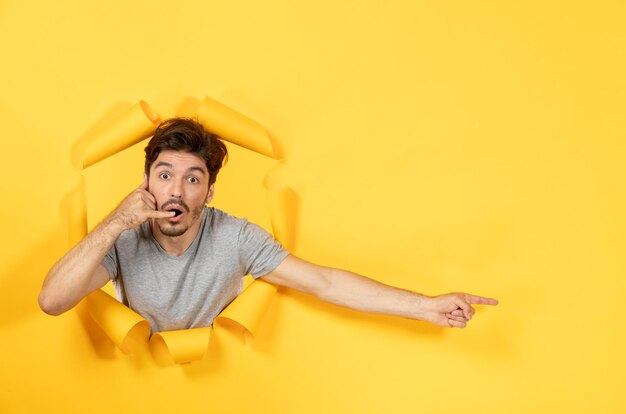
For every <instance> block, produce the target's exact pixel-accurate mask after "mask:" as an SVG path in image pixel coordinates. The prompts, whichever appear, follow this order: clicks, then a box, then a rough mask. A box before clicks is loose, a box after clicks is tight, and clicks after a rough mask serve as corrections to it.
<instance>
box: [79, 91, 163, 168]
mask: <svg viewBox="0 0 626 414" xmlns="http://www.w3.org/2000/svg"><path fill="white" fill-rule="evenodd" d="M160 122H161V120H160V119H159V116H158V115H157V113H156V112H154V111H153V110H152V109H151V108H150V106H148V104H147V103H145V102H144V101H139V102H138V103H136V104H135V105H133V106H131V107H130V108H129V109H128V110H127V111H126V112H124V113H123V114H122V115H120V116H119V117H118V118H117V119H115V121H113V122H111V123H110V124H108V125H107V126H106V127H105V128H102V129H101V130H100V131H98V132H96V133H95V134H94V135H93V136H91V137H90V139H89V141H88V143H87V145H86V147H85V155H84V158H83V168H87V167H90V166H92V165H94V164H96V163H98V162H100V161H102V160H103V159H105V158H107V157H110V156H111V155H114V154H117V153H118V152H120V151H122V150H124V149H126V148H128V147H130V146H132V145H135V144H136V143H138V142H140V141H142V140H144V139H146V138H148V137H149V136H150V135H152V134H153V133H154V131H155V130H156V126H157V125H158V124H159V123H160Z"/></svg>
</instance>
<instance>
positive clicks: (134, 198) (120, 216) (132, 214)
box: [105, 174, 176, 232]
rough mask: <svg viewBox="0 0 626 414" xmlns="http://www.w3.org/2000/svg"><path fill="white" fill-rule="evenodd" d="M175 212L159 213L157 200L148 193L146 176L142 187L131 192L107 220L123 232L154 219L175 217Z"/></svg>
mask: <svg viewBox="0 0 626 414" xmlns="http://www.w3.org/2000/svg"><path fill="white" fill-rule="evenodd" d="M175 214H176V213H174V212H173V211H159V210H158V209H157V205H156V199H155V198H154V196H153V195H152V194H150V192H149V191H148V177H147V176H146V175H145V174H144V176H143V182H142V183H141V185H140V186H139V187H138V188H137V189H136V190H134V191H133V192H131V193H130V194H129V195H128V196H126V198H125V199H124V200H122V202H121V203H120V205H119V206H118V207H117V208H116V209H115V210H113V212H112V213H111V214H109V216H108V217H107V218H106V219H105V222H107V223H108V224H110V225H114V226H117V227H118V229H119V230H120V232H121V231H124V230H130V229H133V228H135V227H137V226H139V225H140V224H142V223H144V222H145V221H147V220H149V219H152V218H166V217H174V215H175Z"/></svg>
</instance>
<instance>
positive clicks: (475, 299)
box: [465, 294, 498, 306]
mask: <svg viewBox="0 0 626 414" xmlns="http://www.w3.org/2000/svg"><path fill="white" fill-rule="evenodd" d="M465 296H466V297H467V301H468V302H469V303H472V304H474V305H492V306H495V305H497V304H498V299H493V298H485V297H482V296H476V295H469V294H466V295H465Z"/></svg>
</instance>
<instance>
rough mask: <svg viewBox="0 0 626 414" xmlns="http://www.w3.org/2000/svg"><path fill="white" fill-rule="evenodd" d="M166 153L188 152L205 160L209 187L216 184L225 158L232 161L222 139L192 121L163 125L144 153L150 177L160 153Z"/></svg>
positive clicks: (182, 120) (175, 119) (186, 120)
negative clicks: (151, 168) (151, 169)
mask: <svg viewBox="0 0 626 414" xmlns="http://www.w3.org/2000/svg"><path fill="white" fill-rule="evenodd" d="M166 150H171V151H181V152H188V153H191V154H194V155H197V156H198V157H200V158H202V159H203V160H204V161H205V163H206V167H207V169H208V170H209V185H211V184H213V183H214V182H215V179H216V178H217V173H218V172H219V171H220V168H222V163H223V162H224V158H227V157H228V151H227V150H226V145H224V143H223V142H222V141H220V139H219V137H218V136H217V135H215V134H212V133H210V132H207V131H206V130H205V129H204V127H203V126H202V124H200V123H199V122H198V121H196V120H194V119H190V118H172V119H168V120H167V121H163V122H161V124H160V125H159V127H158V128H157V130H156V131H155V133H154V136H153V137H152V139H151V140H150V142H149V143H148V146H146V148H145V149H144V151H145V152H146V164H145V171H146V174H150V166H151V165H152V163H153V162H154V161H156V159H157V157H158V156H159V153H160V152H161V151H166Z"/></svg>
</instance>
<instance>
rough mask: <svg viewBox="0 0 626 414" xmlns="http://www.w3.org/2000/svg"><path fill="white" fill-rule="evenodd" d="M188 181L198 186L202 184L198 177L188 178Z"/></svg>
mask: <svg viewBox="0 0 626 414" xmlns="http://www.w3.org/2000/svg"><path fill="white" fill-rule="evenodd" d="M187 181H189V182H190V183H191V184H198V183H199V182H200V180H199V179H198V177H194V176H191V177H189V178H187Z"/></svg>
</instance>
